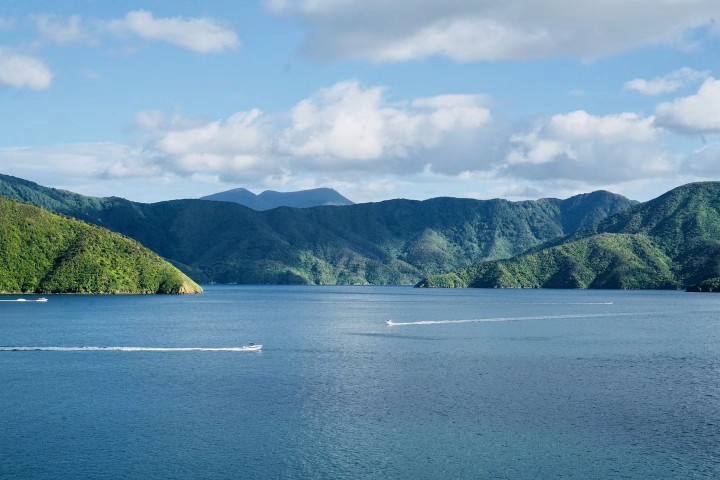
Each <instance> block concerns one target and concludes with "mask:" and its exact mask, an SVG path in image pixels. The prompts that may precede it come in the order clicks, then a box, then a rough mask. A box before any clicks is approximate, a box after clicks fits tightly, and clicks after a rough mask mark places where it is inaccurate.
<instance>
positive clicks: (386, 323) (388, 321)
mask: <svg viewBox="0 0 720 480" xmlns="http://www.w3.org/2000/svg"><path fill="white" fill-rule="evenodd" d="M385 325H387V326H388V327H392V325H393V321H392V320H385Z"/></svg>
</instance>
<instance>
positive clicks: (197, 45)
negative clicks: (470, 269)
mask: <svg viewBox="0 0 720 480" xmlns="http://www.w3.org/2000/svg"><path fill="white" fill-rule="evenodd" d="M716 19H719V20H720V2H718V1H717V0H604V1H602V2H598V1H596V0H575V1H573V2H567V1H566V0H484V1H477V0H445V1H443V2H438V1H437V0H407V1H388V0H259V1H253V0H246V1H243V2H236V1H231V0H205V1H203V2H196V1H177V0H173V1H169V0H164V1H161V0H145V1H135V0H128V1H123V2H107V1H104V0H97V1H93V0H75V1H64V2H57V1H55V0H52V1H50V0H47V1H43V0H33V1H27V0H3V2H2V4H0V112H1V113H0V173H4V174H7V175H13V176H17V177H21V178H26V179H29V180H32V181H35V182H38V183H40V184H42V185H46V186H51V187H56V188H63V189H67V190H71V191H75V192H79V193H83V194H86V195H93V196H120V197H125V198H129V199H131V200H135V201H142V202H155V201H162V200H170V199H176V198H197V197H199V196H203V195H207V194H211V193H215V192H219V191H223V190H228V189H231V188H237V187H244V188H248V189H250V190H252V191H254V192H256V193H259V192H261V191H263V190H266V189H270V190H278V191H293V190H300V189H307V188H315V187H331V188H335V189H336V190H338V191H339V192H340V193H342V194H343V195H345V196H347V197H348V198H350V199H352V200H354V201H356V202H366V201H380V200H386V199H390V198H411V199H426V198H432V197H439V196H453V197H471V198H480V199H485V198H496V197H500V198H508V199H511V200H519V199H535V198H541V197H559V198H565V197H568V196H570V195H574V194H577V193H583V192H589V191H593V190H599V189H605V190H610V191H613V192H616V193H620V194H623V195H625V196H627V197H630V198H633V199H637V200H648V199H650V198H653V197H655V196H658V195H660V194H662V193H663V192H665V191H667V190H669V189H671V188H673V187H675V186H678V185H682V184H684V183H688V182H692V181H703V180H717V179H718V178H720V63H719V62H720V55H719V53H720V25H719V24H718V23H717V20H716Z"/></svg>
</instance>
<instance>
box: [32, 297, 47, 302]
mask: <svg viewBox="0 0 720 480" xmlns="http://www.w3.org/2000/svg"><path fill="white" fill-rule="evenodd" d="M35 301H36V302H47V298H45V297H40V298H38V299H37V300H35Z"/></svg>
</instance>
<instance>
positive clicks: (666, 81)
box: [623, 67, 709, 95]
mask: <svg viewBox="0 0 720 480" xmlns="http://www.w3.org/2000/svg"><path fill="white" fill-rule="evenodd" d="M708 76H709V74H708V72H699V71H697V70H693V69H692V68H688V67H683V68H681V69H679V70H675V71H674V72H671V73H668V74H667V75H663V76H661V77H655V78H653V79H652V80H644V79H642V78H635V79H633V80H630V81H629V82H627V83H625V85H624V87H623V88H624V89H625V90H633V91H636V92H638V93H641V94H643V95H660V94H663V93H671V92H674V91H676V90H679V89H680V88H683V87H686V86H688V85H692V84H694V83H699V82H702V81H703V80H705V79H706V78H708Z"/></svg>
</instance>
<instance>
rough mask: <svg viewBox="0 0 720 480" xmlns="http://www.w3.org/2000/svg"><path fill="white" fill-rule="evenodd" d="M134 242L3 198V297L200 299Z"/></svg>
mask: <svg viewBox="0 0 720 480" xmlns="http://www.w3.org/2000/svg"><path fill="white" fill-rule="evenodd" d="M200 292H202V289H201V288H200V287H199V286H198V285H197V284H196V283H195V282H193V281H192V280H190V279H189V278H188V277H187V276H185V275H184V274H183V273H182V272H180V271H179V270H178V269H176V268H175V267H173V266H172V265H170V264H169V263H167V262H165V261H164V260H162V259H161V258H160V257H158V256H157V255H156V254H155V253H153V252H151V251H150V250H148V249H147V248H145V247H143V246H142V245H140V244H139V243H137V242H136V241H134V240H132V239H129V238H126V237H124V236H122V235H119V234H117V233H114V232H110V231H108V230H106V229H104V228H99V227H96V226H93V225H88V224H86V223H84V222H81V221H78V220H75V219H71V218H67V217H63V216H60V215H56V214H54V213H50V212H47V211H45V210H43V209H40V208H38V207H35V206H32V205H27V204H24V203H20V202H17V201H13V200H10V199H8V198H5V197H2V196H0V293H200Z"/></svg>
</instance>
